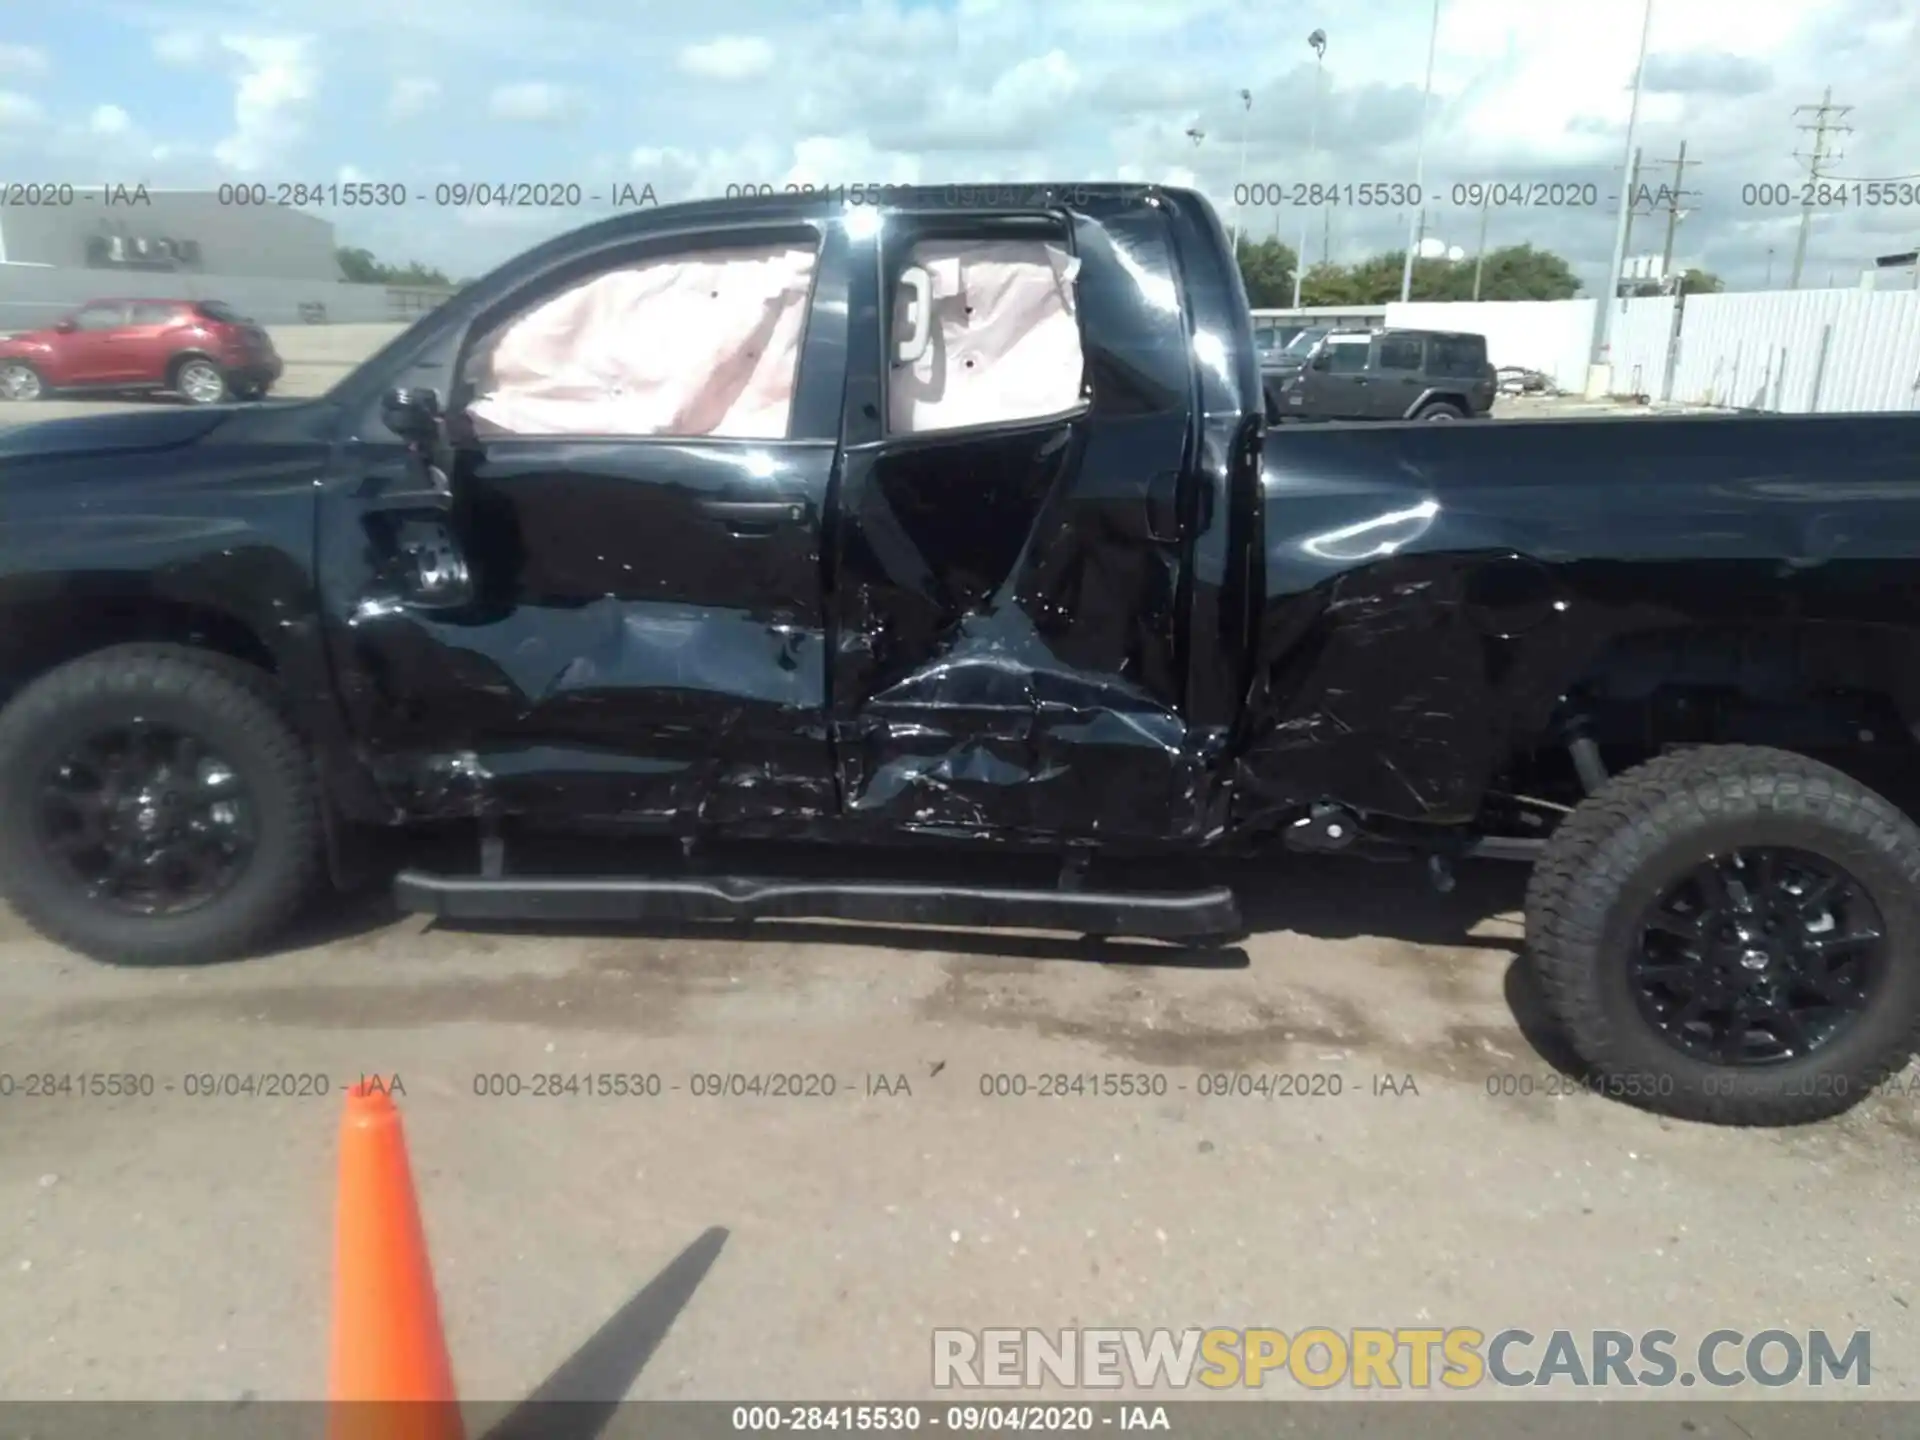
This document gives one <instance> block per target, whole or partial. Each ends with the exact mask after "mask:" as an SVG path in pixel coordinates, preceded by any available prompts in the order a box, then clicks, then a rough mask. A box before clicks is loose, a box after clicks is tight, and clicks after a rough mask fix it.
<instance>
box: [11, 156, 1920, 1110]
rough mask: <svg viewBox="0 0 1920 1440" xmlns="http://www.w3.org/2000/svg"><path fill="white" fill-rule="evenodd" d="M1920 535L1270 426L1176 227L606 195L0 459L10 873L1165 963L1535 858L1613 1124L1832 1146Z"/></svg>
mask: <svg viewBox="0 0 1920 1440" xmlns="http://www.w3.org/2000/svg"><path fill="white" fill-rule="evenodd" d="M1916 545H1920V419H1916V418H1914V417H1909V416H1898V415H1860V416H1835V417H1820V418H1798V419H1782V418H1762V417H1744V416H1742V417H1691V416H1689V417H1679V418H1671V419H1633V420H1623V421H1551V420H1549V421H1536V422H1530V423H1499V424H1487V425H1475V426H1433V425H1425V424H1419V423H1406V424H1396V423H1388V424H1375V425H1354V426H1348V425H1329V426H1318V427H1309V428H1304V429H1295V428H1292V427H1288V428H1286V429H1274V430H1271V431H1270V430H1268V429H1267V426H1266V422H1265V416H1264V405H1263V403H1262V394H1261V384H1260V373H1259V365H1258V360H1257V356H1256V352H1255V348H1254V344H1253V336H1252V328H1251V321H1250V316H1249V313H1248V306H1247V299H1246V295H1245V293H1244V291H1243V289H1242V287H1241V283H1240V279H1239V276H1238V274H1237V272H1236V269H1235V267H1234V266H1233V264H1232V261H1231V259H1230V252H1229V249H1228V245H1227V240H1226V237H1225V234H1224V233H1223V230H1222V228H1221V226H1220V224H1219V222H1218V220H1217V218H1216V216H1215V215H1214V213H1213V211H1212V210H1211V208H1210V207H1209V206H1208V205H1207V203H1206V202H1205V201H1204V200H1203V199H1202V198H1201V197H1200V196H1198V195H1196V194H1193V193H1190V192H1187V191H1183V190H1179V189H1163V188H1140V187H1121V186H1105V185H1087V186H1048V187H1040V188H1036V189H1023V190H1020V191H1018V192H1013V191H1005V190H994V189H979V190H975V189H971V188H967V189H951V190H948V189H940V188H926V189H918V188H916V189H908V190H899V191H886V192H876V193H873V194H868V195H862V196H859V197H854V198H849V197H847V196H841V195H827V196H823V195H815V196H789V197H773V198H763V199H753V200H738V201H732V200H730V201H716V202H701V203H696V204H689V205H679V206H670V207H666V208H661V209H655V210H646V211H640V212H634V213H629V214H626V215H622V216H620V217H617V218H613V219H609V220H607V221H604V222H602V223H598V224H594V225H591V226H588V227H586V228H584V229H581V230H579V231H577V232H574V233H572V234H569V235H566V236H564V237H562V238H559V239H556V240H553V241H551V242H549V243H546V244H543V245H541V246H539V247H538V248H536V249H534V250H533V251H531V252H529V253H527V254H525V255H522V256H521V257H519V258H518V259H516V260H514V261H512V262H511V263H509V264H507V265H506V266H504V267H503V268H501V269H500V270H498V271H497V272H495V273H494V274H492V275H490V276H488V277H486V278H485V279H483V280H481V281H479V282H478V283H476V284H474V285H472V286H471V287H469V288H468V289H466V290H464V291H462V292H461V293H460V294H459V295H458V296H457V297H456V298H455V299H454V300H452V301H451V302H449V303H448V304H447V305H446V306H444V307H443V308H442V309H440V310H438V311H436V312H434V313H433V314H431V315H429V316H427V317H425V318H423V319H422V320H420V321H419V322H418V323H416V324H415V325H414V326H413V327H412V328H410V329H409V330H407V331H406V332H405V333H404V334H403V335H401V336H400V337H399V338H397V339H396V340H394V341H393V342H392V343H390V344H389V345H387V346H386V347H385V348H384V349H383V350H381V351H380V352H379V353H378V354H377V355H376V356H374V357H373V358H372V359H371V360H369V361H367V362H366V363H365V364H364V365H362V366H361V367H359V368H358V369H357V370H356V371H354V372H353V373H352V374H351V375H349V376H348V377H347V378H345V379H344V380H343V381H342V382H341V383H340V384H339V385H337V386H336V387H335V388H334V389H333V390H332V391H331V392H329V393H328V394H327V395H326V396H324V397H323V398H321V399H318V400H314V401H307V402H268V403H265V404H258V405H234V406H224V407H196V408H192V409H185V408H181V409H159V408H155V409H146V410H141V411H137V412H131V413H121V414H111V415H103V416H98V417H90V418H82V419H73V420H56V421H50V422H46V423H43V424H39V425H32V426H25V427H21V428H17V429H15V430H13V431H11V432H6V433H4V434H0V687H3V689H0V698H4V701H5V706H4V709H3V710H0V886H4V889H5V892H6V895H7V897H8V898H9V899H10V901H11V902H12V904H13V905H14V907H15V908H16V910H17V911H18V913H19V914H21V915H22V916H23V917H24V918H25V919H26V920H28V921H29V922H30V923H31V924H33V925H34V926H36V927H37V928H39V929H40V930H41V931H42V932H43V933H44V934H46V935H48V936H50V937H52V938H54V939H55V940H57V941H60V942H62V943H64V944H66V945H68V946H70V947H72V948H74V949H76V950H79V951H81V952H84V953H86V954H89V955H92V956H94V957H97V958H99V959H102V960H107V961H114V962H123V963H161V962H183V961H196V960H202V959H210V958H213V957H215V956H231V955H236V954H241V953H246V952H249V951H253V950H257V949H258V948H260V947H262V946H263V945H265V944H266V943H268V942H269V941H270V939H271V938H272V937H273V936H274V935H275V933H276V932H277V931H279V930H280V929H281V928H282V927H283V926H284V925H285V924H286V923H287V922H288V921H289V920H290V919H291V918H292V917H293V916H294V914H295V912H296V910H297V909H298V908H299V907H300V906H301V905H302V904H303V902H304V901H306V900H307V898H308V897H309V895H310V892H312V891H313V890H314V889H315V887H316V886H318V885H321V884H323V883H324V882H325V881H326V880H327V879H328V878H329V877H330V878H331V880H332V882H333V883H334V884H335V885H349V884H354V883H358V882H359V881H361V880H364V879H365V878H367V877H368V874H369V873H373V874H378V873H380V872H379V871H378V870H374V871H372V872H369V871H368V869H367V865H366V863H365V862H366V859H367V857H368V856H369V855H370V854H372V853H374V851H375V850H376V849H377V847H376V846H374V845H373V844H372V843H371V842H372V841H375V840H378V839H379V838H380V837H381V836H383V835H384V836H385V837H386V838H387V840H388V841H389V842H391V841H393V840H395V839H398V840H399V841H400V842H401V844H402V848H403V850H405V851H406V852H407V853H405V854H403V855H401V856H400V857H398V859H397V862H396V863H397V864H398V865H400V866H401V867H402V868H401V869H400V873H399V874H398V877H397V879H396V880H395V881H394V883H395V885H396V888H397V893H398V895H399V897H400V899H401V902H402V903H403V904H404V905H406V906H409V907H411V908H414V909H417V910H423V911H429V912H433V913H436V914H439V915H442V916H447V917H456V918H460V919H463V920H466V921H470V922H472V921H480V922H484V921H488V920H499V919H520V920H526V919H529V918H531V919H552V920H556V921H565V920H581V919H591V920H598V921H632V922H646V921H660V920H672V921H675V922H683V921H688V920H701V919H708V920H722V919H728V920H744V919H752V918H755V917H762V916H819V917H836V918H840V919H853V920H873V921H886V922H892V923H895V924H902V923H904V924H934V925H959V926H1013V927H1023V928H1042V929H1066V930H1069V931H1072V932H1076V933H1084V934H1088V935H1094V936H1102V935H1138V936H1151V937H1158V938H1162V939H1168V940H1173V941H1177V942H1181V943H1185V944H1189V945H1200V944H1216V943H1220V942H1222V941H1223V940H1225V939H1227V938H1230V937H1233V936H1235V935H1236V934H1238V933H1239V932H1240V931H1241V928H1242V927H1241V919H1240V913H1239V907H1238V904H1237V900H1236V895H1235V893H1234V892H1233V891H1232V890H1231V889H1229V888H1226V887H1224V886H1222V885H1220V884H1219V883H1218V877H1219V876H1220V875H1221V874H1222V873H1224V870H1223V867H1222V864H1221V861H1222V860H1223V859H1224V858H1226V857H1234V867H1233V868H1234V870H1235V871H1236V872H1240V871H1248V870H1251V871H1252V873H1258V864H1257V860H1256V859H1250V858H1249V857H1259V856H1262V855H1271V856H1272V857H1273V858H1274V863H1276V864H1278V863H1285V855H1286V853H1287V852H1290V851H1312V852H1336V851H1338V852H1347V853H1350V854H1353V855H1356V856H1365V857H1370V858H1375V859H1406V860H1412V861H1414V862H1415V864H1414V866H1413V867H1412V868H1413V869H1414V870H1415V872H1416V873H1419V872H1426V873H1428V874H1430V875H1431V876H1432V877H1433V878H1434V879H1435V880H1436V881H1437V882H1439V883H1441V884H1443V885H1444V884H1446V883H1448V882H1449V879H1450V876H1451V873H1452V867H1453V866H1454V865H1455V863H1456V862H1459V861H1462V860H1465V859H1468V858H1471V857H1491V858H1495V859H1508V860H1517V861H1521V862H1524V863H1529V864H1531V865H1532V866H1533V872H1532V880H1531V883H1530V887H1529V891H1528V896H1527V902H1526V904H1527V916H1526V919H1527V926H1528V938H1529V946H1530V952H1531V958H1532V963H1533V965H1534V966H1535V967H1536V968H1537V972H1538V975H1539V977H1540V979H1541V981H1542V990H1543V993H1544V995H1545V996H1546V998H1547V1001H1548V1003H1549V1004H1550V1006H1551V1008H1552V1010H1553V1011H1554V1013H1555V1015H1556V1017H1557V1019H1558V1020H1559V1021H1560V1022H1561V1023H1562V1024H1563V1025H1564V1027H1565V1029H1566V1031H1567V1033H1568V1035H1569V1037H1570V1039H1571V1041H1572V1043H1573V1045H1574V1047H1575V1048H1576V1049H1577V1050H1578V1052H1579V1053H1580V1055H1581V1057H1582V1059H1583V1061H1584V1062H1585V1064H1586V1065H1587V1066H1589V1067H1590V1068H1591V1070H1592V1072H1593V1074H1594V1075H1596V1076H1599V1077H1601V1078H1602V1079H1603V1080H1604V1081H1605V1082H1606V1084H1607V1085H1609V1086H1610V1087H1612V1091H1611V1093H1615V1094H1618V1095H1621V1096H1623V1097H1627V1098H1629V1099H1639V1100H1641V1101H1643V1102H1644V1103H1646V1104H1648V1105H1651V1106H1653V1107H1654V1108H1657V1109H1661V1110H1664V1111H1667V1112H1670V1113H1675V1114H1679V1115H1685V1116H1693V1117H1698V1118H1703V1119H1712V1120H1720V1121H1727V1122H1736V1123H1779V1122H1787V1121H1796V1120H1806V1119H1812V1118H1817V1117H1820V1116H1824V1115H1828V1114H1832V1113H1836V1112H1838V1111H1839V1110H1841V1109H1844V1108H1846V1107H1847V1106H1848V1105H1850V1104H1851V1103H1852V1102H1854V1101H1855V1100H1857V1099H1859V1098H1860V1097H1861V1096H1862V1095H1863V1094H1864V1093H1866V1092H1867V1091H1868V1090H1870V1089H1872V1088H1873V1087H1875V1086H1876V1085H1877V1084H1878V1083H1880V1082H1881V1081H1882V1080H1883V1079H1884V1078H1885V1077H1886V1076H1888V1075H1889V1074H1891V1073H1893V1072H1895V1071H1897V1070H1899V1069H1900V1068H1901V1067H1903V1066H1904V1064H1905V1063H1906V1061H1907V1060H1908V1058H1909V1056H1910V1055H1911V1054H1912V1053H1913V1052H1914V1050H1915V1048H1916V1044H1920V1035H1917V1034H1916V1031H1917V1028H1920V954H1917V953H1916V940H1920V832H1917V831H1916V830H1915V827H1914V825H1913V824H1912V823H1911V822H1910V821H1909V820H1908V819H1907V818H1906V815H1905V813H1904V807H1907V806H1909V805H1910V804H1911V801H1910V800H1909V798H1908V797H1907V796H1906V794H1905V792H1904V791H1903V789H1902V787H1903V786H1904V785H1906V784H1907V783H1909V782H1910V780H1911V778H1912V766H1911V763H1910V762H1911V760H1912V757H1913V748H1912V747H1913V744H1914V729H1915V726H1916V724H1917V723H1920V623H1917V622H1920V569H1916V563H1915V562H1916V554H1915V550H1916ZM1883 797H1885V798H1883ZM568 836H572V837H575V838H573V839H572V840H569V839H568ZM579 837H586V843H584V844H583V843H581V842H580V839H579ZM469 847H470V848H469ZM435 856H437V857H438V858H433V859H432V861H431V863H429V859H430V857H435ZM1404 868H1405V867H1403V869H1404ZM1379 873H1380V875H1381V883H1382V884H1387V883H1391V880H1392V876H1393V874H1394V871H1393V870H1392V869H1390V868H1387V869H1382V870H1381V871H1380V872H1379ZM1383 903H1390V902H1383Z"/></svg>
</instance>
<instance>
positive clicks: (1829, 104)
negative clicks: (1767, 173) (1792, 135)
mask: <svg viewBox="0 0 1920 1440" xmlns="http://www.w3.org/2000/svg"><path fill="white" fill-rule="evenodd" d="M1793 113H1794V114H1796V115H1806V114H1809V113H1811V114H1812V116H1813V123H1812V124H1810V125H1801V126H1799V127H1798V128H1799V129H1800V130H1802V131H1809V132H1811V133H1812V135H1813V145H1812V148H1811V149H1810V150H1807V151H1805V152H1802V151H1799V150H1796V151H1794V152H1793V158H1794V159H1796V160H1804V161H1806V162H1807V181H1808V190H1807V202H1806V204H1805V205H1803V206H1801V207H1800V233H1799V235H1798V236H1796V237H1795V238H1794V242H1793V273H1792V274H1791V275H1789V276H1788V277H1787V288H1788V289H1789V290H1798V289H1799V288H1800V271H1801V268H1802V267H1803V266H1804V265H1805V264H1806V260H1807V232H1808V231H1809V230H1811V229H1812V228H1813V202H1814V200H1815V199H1816V198H1817V197H1816V195H1815V193H1814V192H1815V191H1816V190H1817V189H1818V188H1819V184H1820V179H1821V171H1822V170H1823V169H1824V168H1825V166H1826V165H1827V163H1828V162H1829V161H1832V160H1839V159H1842V158H1843V156H1844V152H1836V151H1833V150H1831V149H1829V148H1828V137H1829V136H1833V135H1850V134H1852V133H1853V127H1852V126H1851V125H1848V124H1845V123H1843V122H1844V119H1845V117H1846V116H1848V115H1850V114H1852V113H1853V107H1852V106H1851V105H1836V104H1834V103H1833V87H1832V86H1831V85H1829V86H1828V87H1827V88H1826V91H1825V92H1824V93H1823V94H1822V95H1821V97H1820V103H1819V104H1818V105H1796V106H1794V107H1793Z"/></svg>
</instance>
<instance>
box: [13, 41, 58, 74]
mask: <svg viewBox="0 0 1920 1440" xmlns="http://www.w3.org/2000/svg"><path fill="white" fill-rule="evenodd" d="M49 68H51V67H49V65H48V64H47V52H46V51H44V50H41V49H39V48H37V47H35V46H32V45H0V75H44V74H46V73H47V71H48V69H49Z"/></svg>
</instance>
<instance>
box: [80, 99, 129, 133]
mask: <svg viewBox="0 0 1920 1440" xmlns="http://www.w3.org/2000/svg"><path fill="white" fill-rule="evenodd" d="M87 128H88V129H89V130H91V131H92V132H93V133H94V134H96V135H124V134H126V133H127V131H129V130H131V129H132V128H133V117H132V116H130V115H129V114H127V112H126V111H124V110H122V109H121V108H120V107H119V106H118V105H96V106H94V107H93V114H91V115H90V116H88V117H87Z"/></svg>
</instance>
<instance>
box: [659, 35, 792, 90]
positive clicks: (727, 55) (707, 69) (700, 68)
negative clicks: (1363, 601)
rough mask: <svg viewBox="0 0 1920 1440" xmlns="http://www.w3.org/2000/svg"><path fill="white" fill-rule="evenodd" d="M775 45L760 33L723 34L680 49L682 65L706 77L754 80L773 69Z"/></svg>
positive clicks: (684, 68)
mask: <svg viewBox="0 0 1920 1440" xmlns="http://www.w3.org/2000/svg"><path fill="white" fill-rule="evenodd" d="M773 56H774V51H773V45H772V44H771V43H770V42H769V41H767V40H764V39H762V38H761V37H760V36H758V35H722V36H719V37H718V38H716V39H713V40H707V41H703V42H701V43H699V44H696V45H687V46H684V47H682V49H681V51H680V68H681V69H682V70H684V71H685V72H686V73H687V74H689V75H698V76H700V77H701V78H702V79H705V80H751V79H753V78H754V77H755V76H759V75H764V74H766V73H767V72H768V71H769V70H771V69H773Z"/></svg>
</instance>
